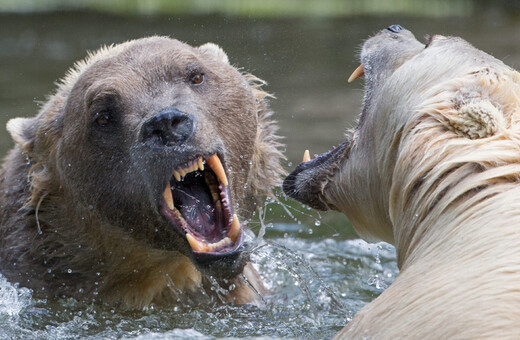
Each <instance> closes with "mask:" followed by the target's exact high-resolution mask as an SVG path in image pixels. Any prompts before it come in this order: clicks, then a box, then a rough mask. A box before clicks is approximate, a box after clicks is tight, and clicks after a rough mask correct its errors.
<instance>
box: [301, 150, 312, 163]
mask: <svg viewBox="0 0 520 340" xmlns="http://www.w3.org/2000/svg"><path fill="white" fill-rule="evenodd" d="M310 160H311V154H310V152H309V150H305V152H304V153H303V161H304V162H308V161H310Z"/></svg>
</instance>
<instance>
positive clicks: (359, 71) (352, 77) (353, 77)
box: [347, 65, 365, 83]
mask: <svg viewBox="0 0 520 340" xmlns="http://www.w3.org/2000/svg"><path fill="white" fill-rule="evenodd" d="M364 74H365V69H364V68H363V65H359V66H358V67H357V68H356V69H355V70H354V72H352V74H351V75H350V77H348V80H347V82H349V83H352V82H353V81H354V80H356V79H358V78H359V77H362V76H363V75H364Z"/></svg>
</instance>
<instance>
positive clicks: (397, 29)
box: [387, 25, 404, 33]
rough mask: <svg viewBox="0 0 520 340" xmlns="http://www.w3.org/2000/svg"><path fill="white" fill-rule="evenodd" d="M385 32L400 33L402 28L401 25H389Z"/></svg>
mask: <svg viewBox="0 0 520 340" xmlns="http://www.w3.org/2000/svg"><path fill="white" fill-rule="evenodd" d="M387 30H389V31H390V32H394V33H399V32H400V31H402V30H404V27H403V26H401V25H391V26H388V28H387Z"/></svg>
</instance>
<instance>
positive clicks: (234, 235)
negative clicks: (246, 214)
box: [227, 214, 240, 242]
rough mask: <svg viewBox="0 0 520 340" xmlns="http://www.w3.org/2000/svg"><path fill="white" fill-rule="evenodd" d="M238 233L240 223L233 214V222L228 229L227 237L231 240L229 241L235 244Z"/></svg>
mask: <svg viewBox="0 0 520 340" xmlns="http://www.w3.org/2000/svg"><path fill="white" fill-rule="evenodd" d="M239 233H240V221H238V216H237V214H233V222H232V223H231V228H230V229H229V231H228V233H227V236H228V237H229V238H230V239H231V241H233V242H236V241H237V238H238V234H239Z"/></svg>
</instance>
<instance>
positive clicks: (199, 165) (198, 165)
mask: <svg viewBox="0 0 520 340" xmlns="http://www.w3.org/2000/svg"><path fill="white" fill-rule="evenodd" d="M197 170H200V171H203V170H204V160H203V159H202V157H199V158H198V159H196V160H193V161H191V162H189V163H188V166H187V167H185V168H178V169H176V170H173V177H174V178H175V180H176V181H177V182H180V181H182V180H183V179H184V177H185V176H186V175H187V174H189V173H190V172H194V171H197Z"/></svg>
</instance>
